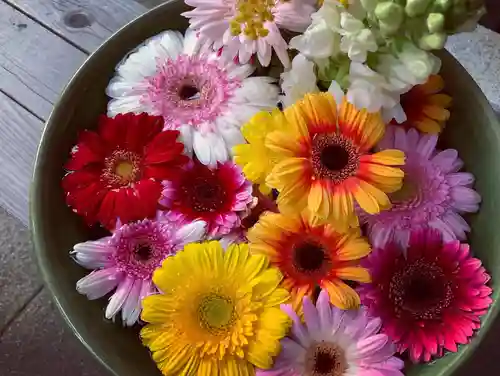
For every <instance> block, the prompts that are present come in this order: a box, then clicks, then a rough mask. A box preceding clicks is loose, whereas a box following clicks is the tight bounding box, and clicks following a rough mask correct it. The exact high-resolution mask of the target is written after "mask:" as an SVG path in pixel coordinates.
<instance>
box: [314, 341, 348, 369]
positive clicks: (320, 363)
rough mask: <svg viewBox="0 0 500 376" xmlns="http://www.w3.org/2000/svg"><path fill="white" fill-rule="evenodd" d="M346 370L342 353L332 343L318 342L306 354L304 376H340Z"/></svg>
mask: <svg viewBox="0 0 500 376" xmlns="http://www.w3.org/2000/svg"><path fill="white" fill-rule="evenodd" d="M346 369H347V362H346V359H345V354H344V351H343V350H342V349H341V348H340V347H339V346H337V345H336V344H333V343H328V342H319V343H316V344H313V345H311V347H310V348H309V350H308V351H307V353H306V362H305V371H306V372H305V374H306V375H308V376H341V375H343V374H344V373H345V371H346Z"/></svg>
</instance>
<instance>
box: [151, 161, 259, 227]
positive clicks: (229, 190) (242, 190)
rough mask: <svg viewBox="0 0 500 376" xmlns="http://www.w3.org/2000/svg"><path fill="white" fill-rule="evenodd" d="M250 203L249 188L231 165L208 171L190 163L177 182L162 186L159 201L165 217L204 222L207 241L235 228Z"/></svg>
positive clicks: (208, 169) (241, 175)
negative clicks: (165, 211)
mask: <svg viewBox="0 0 500 376" xmlns="http://www.w3.org/2000/svg"><path fill="white" fill-rule="evenodd" d="M252 202H253V197H252V184H251V183H250V182H249V181H248V180H246V179H245V177H244V176H243V172H242V171H241V170H240V168H239V167H238V166H236V165H235V164H234V163H233V162H225V163H219V164H218V165H217V167H216V168H210V167H207V166H204V165H202V164H201V163H199V162H197V161H194V162H193V163H191V164H190V165H189V166H188V167H187V168H186V169H185V170H184V172H183V173H182V174H180V176H179V177H178V178H176V179H173V180H169V181H164V182H163V192H162V197H161V199H160V204H161V205H163V206H164V207H165V208H166V209H168V211H169V214H168V215H169V216H172V217H176V218H177V219H180V220H188V221H193V220H197V219H201V220H203V221H205V222H206V223H207V226H208V229H207V232H208V235H209V236H211V237H218V236H222V235H225V234H228V233H229V232H231V230H233V229H235V228H237V227H239V226H240V224H241V214H243V213H245V212H246V211H247V210H248V208H249V207H250V206H251V205H252Z"/></svg>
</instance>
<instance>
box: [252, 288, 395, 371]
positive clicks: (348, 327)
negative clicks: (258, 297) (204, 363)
mask: <svg viewBox="0 0 500 376" xmlns="http://www.w3.org/2000/svg"><path fill="white" fill-rule="evenodd" d="M282 307H283V310H284V311H285V312H286V313H287V314H288V315H289V316H290V318H291V319H292V320H293V327H292V331H291V335H290V336H289V337H286V338H284V339H282V340H281V348H282V351H281V353H280V355H279V356H278V358H277V359H276V362H275V363H274V367H273V368H272V369H271V370H268V371H266V370H257V372H256V375H257V376H275V375H283V376H302V375H314V376H320V375H321V376H323V375H324V376H351V375H359V376H362V375H363V376H364V375H366V376H368V375H370V376H371V375H374V376H375V375H377V376H403V373H402V372H401V369H402V368H403V366H404V362H403V361H402V360H401V359H398V358H396V357H395V356H393V355H394V345H393V344H392V343H391V342H390V340H389V338H388V337H387V335H386V334H382V333H379V330H380V327H381V322H380V319H379V318H370V317H368V315H367V314H366V311H365V310H364V309H360V310H357V311H342V310H340V309H338V308H336V307H332V306H331V305H330V303H329V301H328V294H327V292H326V291H325V290H323V291H321V293H320V294H319V298H318V301H317V302H316V306H314V305H313V303H311V300H310V299H309V298H307V297H306V298H304V323H303V322H302V321H301V319H300V318H299V316H298V315H297V314H296V313H295V312H294V310H293V309H292V307H291V306H289V305H284V306H282Z"/></svg>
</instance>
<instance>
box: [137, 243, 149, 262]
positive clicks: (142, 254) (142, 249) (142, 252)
mask: <svg viewBox="0 0 500 376" xmlns="http://www.w3.org/2000/svg"><path fill="white" fill-rule="evenodd" d="M152 253H153V250H152V249H151V247H150V246H149V245H140V246H139V247H137V248H136V250H135V252H134V255H135V258H136V260H137V261H141V262H146V261H148V260H149V259H150V258H151V255H152Z"/></svg>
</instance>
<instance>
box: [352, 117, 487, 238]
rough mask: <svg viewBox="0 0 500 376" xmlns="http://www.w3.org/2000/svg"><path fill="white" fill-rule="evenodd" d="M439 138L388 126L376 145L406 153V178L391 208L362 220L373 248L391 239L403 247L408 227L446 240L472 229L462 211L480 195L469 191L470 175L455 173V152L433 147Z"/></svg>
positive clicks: (459, 163) (468, 210) (472, 205)
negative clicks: (429, 230) (435, 233)
mask: <svg viewBox="0 0 500 376" xmlns="http://www.w3.org/2000/svg"><path fill="white" fill-rule="evenodd" d="M437 139H438V138H437V135H428V134H427V135H422V134H420V133H418V131H417V130H415V129H410V130H408V131H405V130H404V129H402V128H400V127H395V126H389V127H387V131H386V133H385V136H384V138H383V139H382V141H381V142H380V144H379V148H380V149H381V150H385V149H399V150H402V151H404V153H405V155H406V163H405V165H404V166H402V167H401V169H403V170H404V173H405V176H404V180H403V187H402V188H401V189H400V190H399V191H397V192H395V193H393V194H391V195H390V199H391V203H392V208H391V209H389V210H385V211H383V212H380V213H379V214H376V215H371V216H368V215H364V216H363V217H364V218H362V220H364V221H365V222H366V223H367V224H368V235H369V237H370V240H371V242H372V245H373V246H374V247H382V246H383V245H384V244H385V243H386V242H387V241H388V240H389V239H393V238H394V239H395V240H396V241H398V242H400V243H401V244H403V245H406V244H407V243H408V239H409V234H410V231H411V230H412V229H418V228H427V227H430V228H435V229H437V230H439V231H440V232H441V233H442V234H443V237H444V240H445V241H451V240H455V239H458V240H465V239H466V232H468V231H470V227H469V225H468V224H467V222H466V221H465V220H464V219H463V218H462V216H461V214H462V213H473V212H476V211H477V210H478V209H479V203H480V201H481V197H480V196H479V194H478V193H477V192H476V191H474V190H473V189H472V184H473V183H474V176H473V175H472V174H471V173H468V172H458V171H459V170H460V169H461V168H462V166H463V162H462V160H461V159H460V158H459V157H458V153H457V151H456V150H454V149H446V150H444V151H437V150H436V143H437ZM383 183H384V182H382V184H383Z"/></svg>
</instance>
